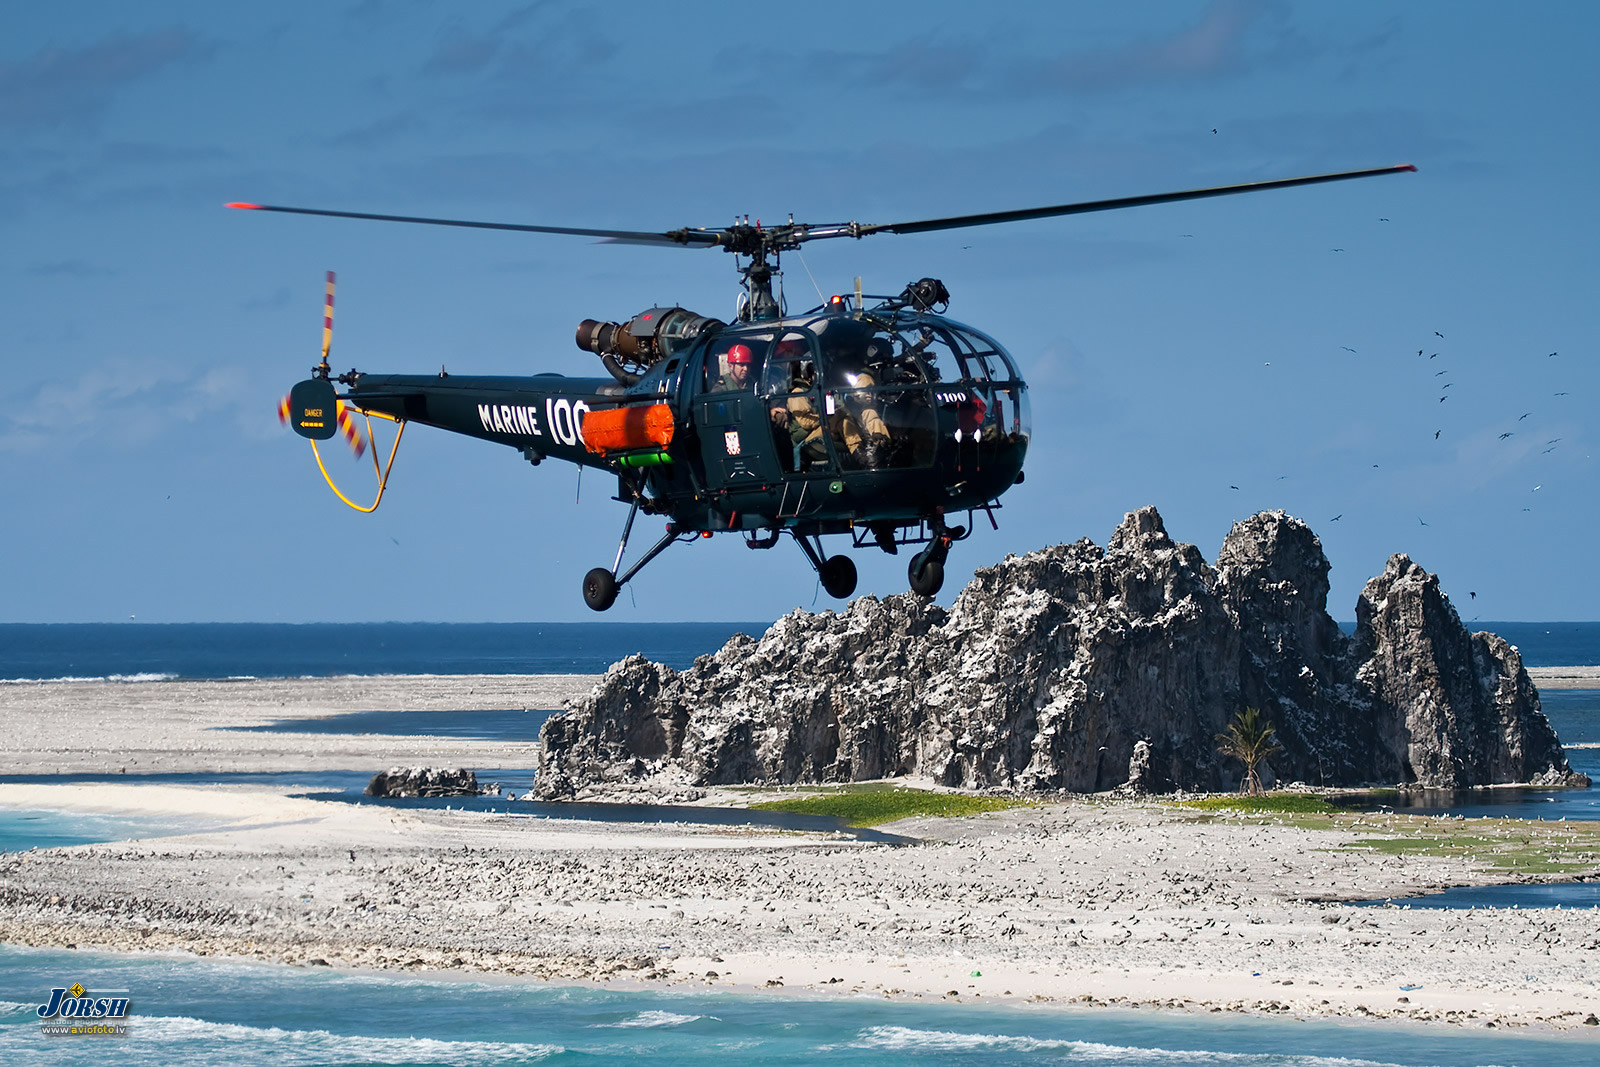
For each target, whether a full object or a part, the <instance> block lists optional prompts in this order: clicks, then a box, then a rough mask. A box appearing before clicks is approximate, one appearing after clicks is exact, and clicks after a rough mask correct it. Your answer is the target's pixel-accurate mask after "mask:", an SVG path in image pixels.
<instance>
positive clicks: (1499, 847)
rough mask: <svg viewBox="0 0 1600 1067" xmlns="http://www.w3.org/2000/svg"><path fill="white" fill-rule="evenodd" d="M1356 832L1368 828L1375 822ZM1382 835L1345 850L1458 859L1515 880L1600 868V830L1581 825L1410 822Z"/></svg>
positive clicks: (1353, 843) (1500, 821) (1386, 829)
mask: <svg viewBox="0 0 1600 1067" xmlns="http://www.w3.org/2000/svg"><path fill="white" fill-rule="evenodd" d="M1356 826H1362V827H1363V828H1367V827H1370V826H1371V821H1370V819H1369V820H1368V821H1366V822H1365V823H1364V824H1363V823H1362V822H1359V821H1358V822H1357V823H1356ZM1356 826H1351V825H1346V826H1345V827H1343V829H1355V828H1356ZM1383 832H1384V833H1385V834H1387V835H1391V836H1384V837H1364V838H1360V839H1359V840H1356V841H1351V842H1349V843H1348V844H1346V845H1345V846H1344V847H1345V848H1359V849H1369V850H1371V851H1373V852H1382V853H1386V854H1388V855H1391V856H1458V857H1460V858H1462V859H1465V860H1467V861H1468V862H1470V863H1472V864H1474V865H1476V866H1478V867H1481V868H1486V869H1488V870H1494V871H1505V872H1509V873H1514V874H1581V873H1585V872H1588V871H1593V870H1594V869H1595V868H1596V866H1600V827H1595V826H1592V825H1586V824H1583V823H1559V822H1539V821H1535V820H1523V819H1464V820H1461V819H1426V818H1420V819H1419V818H1416V817H1412V818H1409V819H1406V820H1405V821H1403V822H1401V821H1398V820H1397V821H1396V822H1395V823H1394V824H1393V825H1391V826H1385V827H1383Z"/></svg>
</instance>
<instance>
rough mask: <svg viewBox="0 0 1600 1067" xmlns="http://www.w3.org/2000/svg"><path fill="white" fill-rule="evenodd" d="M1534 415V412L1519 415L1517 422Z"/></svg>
mask: <svg viewBox="0 0 1600 1067" xmlns="http://www.w3.org/2000/svg"><path fill="white" fill-rule="evenodd" d="M1532 414H1533V412H1531V411H1529V412H1525V413H1524V414H1521V415H1518V416H1517V421H1518V422H1521V421H1522V420H1523V419H1525V418H1527V417H1528V416H1529V415H1532Z"/></svg>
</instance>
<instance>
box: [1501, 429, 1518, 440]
mask: <svg viewBox="0 0 1600 1067" xmlns="http://www.w3.org/2000/svg"><path fill="white" fill-rule="evenodd" d="M1513 436H1515V435H1514V434H1513V433H1511V431H1509V430H1507V431H1506V432H1505V433H1503V434H1501V435H1500V440H1502V441H1504V440H1505V439H1506V438H1508V437H1513Z"/></svg>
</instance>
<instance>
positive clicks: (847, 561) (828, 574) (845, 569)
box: [817, 556, 856, 600]
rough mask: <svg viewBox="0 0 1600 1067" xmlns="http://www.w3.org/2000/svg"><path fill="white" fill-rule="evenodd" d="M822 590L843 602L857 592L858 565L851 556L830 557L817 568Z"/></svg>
mask: <svg viewBox="0 0 1600 1067" xmlns="http://www.w3.org/2000/svg"><path fill="white" fill-rule="evenodd" d="M817 575H818V576H819V577H820V578H821V579H822V588H823V589H825V590H826V591H827V593H828V595H829V596H831V597H833V598H834V599H835V600H843V599H844V598H845V597H847V596H849V595H850V594H851V593H854V592H855V591H856V564H855V560H853V559H851V558H850V557H849V556H829V557H828V558H827V559H825V560H823V561H822V566H821V567H819V568H817Z"/></svg>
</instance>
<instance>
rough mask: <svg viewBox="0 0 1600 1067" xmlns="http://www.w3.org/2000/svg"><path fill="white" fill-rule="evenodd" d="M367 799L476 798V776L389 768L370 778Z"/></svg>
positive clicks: (433, 769)
mask: <svg viewBox="0 0 1600 1067" xmlns="http://www.w3.org/2000/svg"><path fill="white" fill-rule="evenodd" d="M365 792H366V794H367V796H369V797H475V796H478V795H479V794H480V793H482V792H483V790H481V789H479V788H478V776H477V775H476V774H475V773H473V772H472V771H469V770H465V769H464V768H460V767H457V768H454V769H448V768H444V767H391V768H389V769H388V770H386V771H379V772H378V773H377V774H375V775H373V776H372V781H370V782H368V783H367V788H366V790H365Z"/></svg>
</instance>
